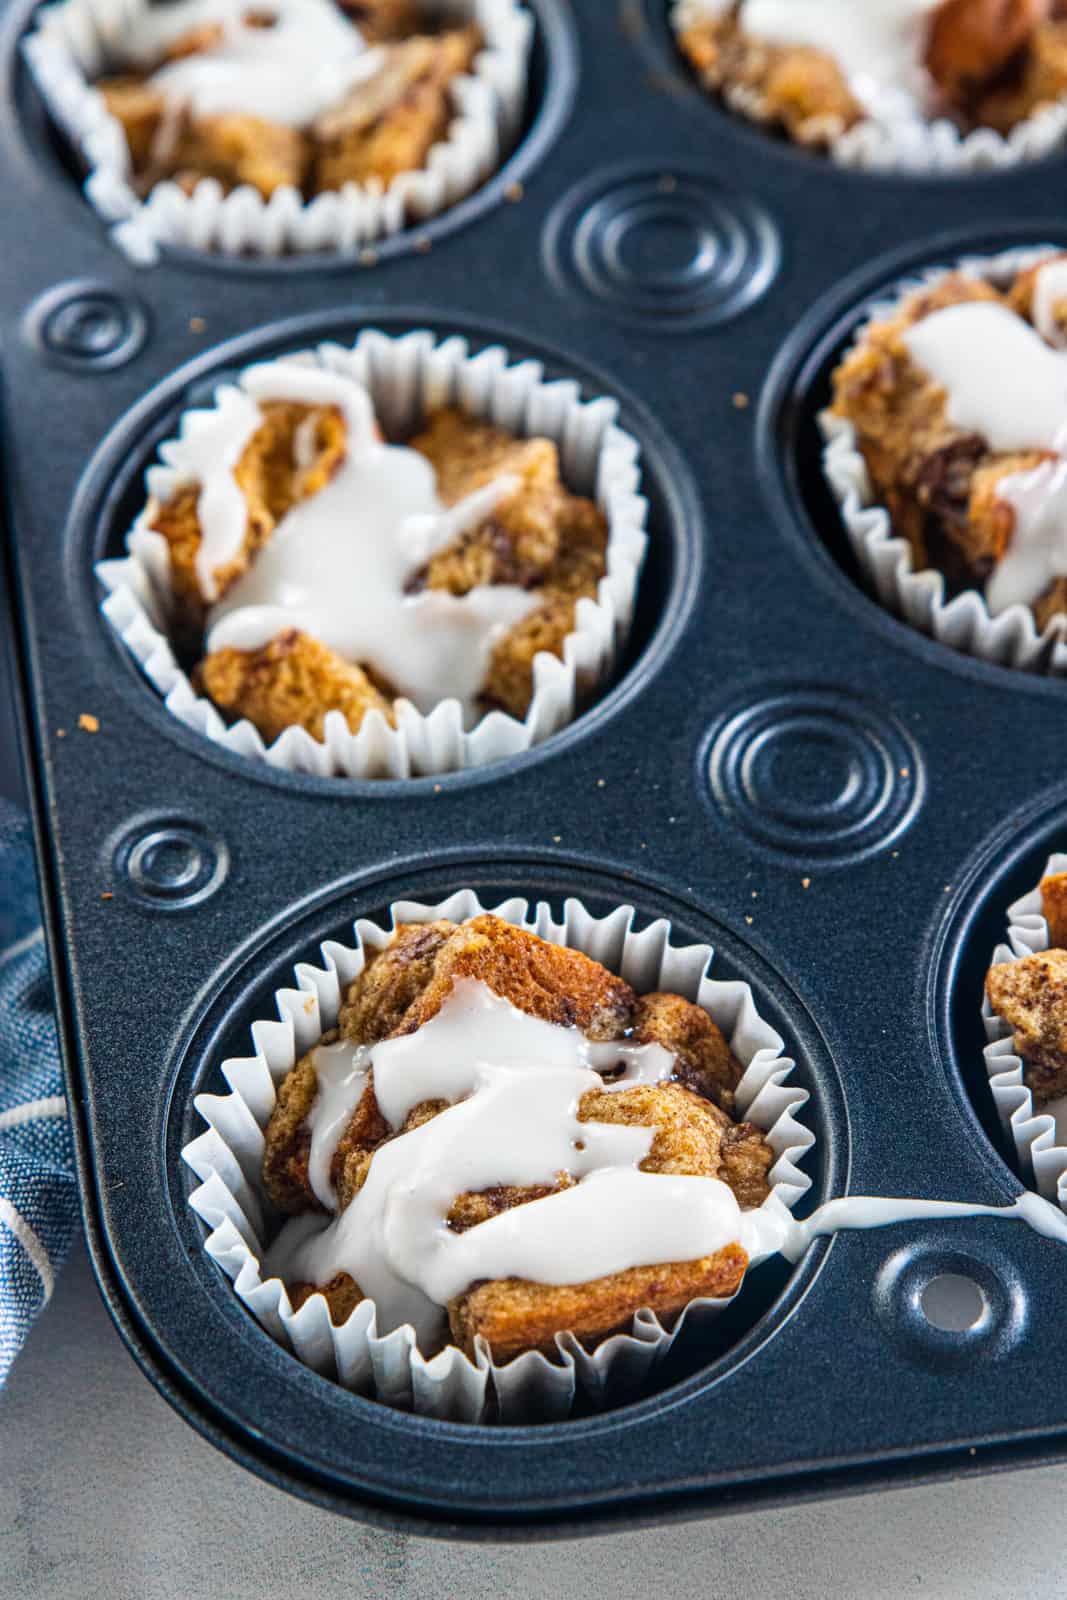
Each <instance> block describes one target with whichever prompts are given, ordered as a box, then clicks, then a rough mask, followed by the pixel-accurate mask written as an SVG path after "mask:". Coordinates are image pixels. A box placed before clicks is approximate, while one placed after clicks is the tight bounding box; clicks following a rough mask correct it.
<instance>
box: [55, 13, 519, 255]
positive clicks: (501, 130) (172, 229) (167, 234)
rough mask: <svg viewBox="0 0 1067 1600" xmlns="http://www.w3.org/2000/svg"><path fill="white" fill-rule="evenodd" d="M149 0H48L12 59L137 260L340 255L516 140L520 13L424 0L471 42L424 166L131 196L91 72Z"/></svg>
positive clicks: (434, 202) (167, 188)
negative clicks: (470, 27) (170, 253)
mask: <svg viewBox="0 0 1067 1600" xmlns="http://www.w3.org/2000/svg"><path fill="white" fill-rule="evenodd" d="M149 4H150V0H57V3H54V4H51V5H46V6H43V7H42V8H41V10H40V11H39V12H38V13H37V18H36V26H35V28H34V30H33V32H32V33H30V34H29V35H28V36H27V38H26V39H25V41H24V43H23V55H24V59H25V61H26V63H27V66H28V67H29V70H30V73H31V75H32V77H33V79H34V82H35V83H36V85H37V89H38V91H39V93H40V95H41V98H42V99H43V100H44V102H45V105H46V106H47V108H48V110H49V113H50V114H51V116H52V118H53V120H54V121H55V122H56V124H57V125H58V126H59V128H60V130H61V132H62V133H63V134H64V135H65V137H66V138H67V139H68V141H69V142H70V143H71V145H72V146H73V147H74V149H75V151H76V152H77V153H78V155H79V157H80V158H81V160H82V161H83V162H84V164H85V167H86V168H87V170H88V176H87V177H86V180H85V193H86V196H87V197H88V199H89V201H90V203H91V204H92V205H93V207H94V208H95V210H96V211H97V212H98V213H99V215H100V216H101V217H102V218H103V220H104V221H105V222H106V223H107V224H108V225H109V228H110V230H111V235H112V238H113V239H114V241H115V243H116V244H117V245H118V246H119V247H120V249H122V250H123V251H124V252H125V254H126V255H127V256H129V257H130V259H131V260H133V261H134V262H136V263H138V264H139V265H142V266H148V265H152V264H153V263H154V262H156V261H158V260H159V256H160V250H161V247H165V246H168V245H171V246H179V247H184V248H188V249H191V250H197V251H207V252H217V253H219V254H221V255H226V256H241V255H257V256H284V255H288V254H297V255H299V254H306V253H308V252H325V251H335V252H339V253H344V254H354V253H358V252H359V251H361V250H368V249H371V248H372V247H373V245H374V243H375V241H376V240H380V239H384V238H387V237H389V236H390V235H392V234H396V233H399V232H400V231H401V230H402V229H403V228H405V227H407V226H409V225H415V224H418V223H420V222H425V221H427V220H428V219H429V218H431V217H434V216H436V215H438V214H439V213H440V212H442V211H445V210H447V209H448V207H450V206H453V205H455V204H456V202H457V201H459V200H462V199H464V198H465V197H466V196H467V195H468V194H470V193H472V191H473V190H475V189H476V188H478V186H479V185H480V184H481V183H483V182H484V181H485V180H486V179H487V178H488V177H490V176H491V175H492V173H493V172H494V171H495V170H496V169H497V167H499V165H500V163H501V161H502V159H503V157H504V155H506V153H507V151H508V150H509V149H510V147H511V145H512V144H513V143H514V140H515V138H516V137H517V134H518V130H519V126H520V124H521V121H522V113H523V107H524V104H525V99H526V88H527V70H528V58H529V53H530V46H531V42H532V39H533V19H532V17H531V16H530V14H529V13H528V12H527V11H525V10H523V8H522V7H521V6H520V5H519V4H518V3H517V0H437V5H436V8H435V9H436V10H438V11H440V12H441V13H443V14H444V15H446V16H449V17H455V18H456V19H457V20H458V21H462V22H466V21H474V22H476V23H477V24H478V25H479V27H480V28H481V30H482V33H483V35H484V38H485V48H484V49H483V50H481V51H480V52H479V54H478V55H477V57H476V58H475V60H474V62H473V65H472V70H471V72H470V73H469V74H463V75H461V76H459V77H457V78H456V79H455V80H454V81H453V83H452V84H451V86H450V94H451V98H452V104H453V110H454V113H455V115H454V118H453V120H452V122H451V124H450V126H449V128H448V130H447V132H446V134H445V135H444V137H443V138H442V139H441V140H440V141H439V142H438V143H437V144H435V145H434V146H433V147H432V149H431V150H430V151H429V154H428V156H427V159H426V161H425V163H424V165H423V166H422V167H420V168H418V169H417V170H414V171H411V172H403V173H399V174H398V175H397V176H396V177H395V178H393V179H392V180H391V181H390V182H389V183H388V184H383V183H381V182H380V181H379V180H371V181H368V182H366V183H347V184H345V185H344V186H343V187H342V188H341V189H339V190H336V191H329V192H326V193H323V194H320V195H316V196H315V198H314V199H311V200H305V199H304V197H303V195H302V194H301V193H300V191H299V190H297V189H295V188H293V187H291V186H289V185H286V186H283V187H282V188H279V189H277V190H275V192H274V193H273V194H272V195H271V196H270V197H269V198H264V196H263V195H261V194H260V193H259V191H258V190H257V189H254V188H252V187H251V186H250V185H241V186H239V187H238V188H236V189H234V190H232V191H231V192H230V193H229V194H227V193H225V192H224V190H223V188H222V186H221V185H220V184H219V183H218V182H217V181H216V180H215V179H214V178H201V179H200V180H199V182H197V183H196V184H195V185H194V187H193V188H192V190H191V192H189V193H186V191H185V190H184V189H182V188H180V187H179V186H178V184H176V183H173V182H171V181H169V180H167V181H164V182H161V183H157V184H156V185H155V186H154V187H153V189H152V190H151V192H150V193H149V194H148V195H147V196H145V197H142V196H141V195H139V194H138V193H137V190H136V188H135V185H134V176H133V169H132V165H131V161H130V151H129V145H128V144H127V141H126V135H125V133H124V131H123V128H122V125H121V123H120V122H119V121H118V120H117V118H115V117H113V116H112V115H111V113H110V112H109V111H108V109H107V106H106V104H105V102H104V98H103V96H102V95H101V94H100V92H99V91H98V90H97V89H96V88H94V87H93V81H92V80H93V79H95V78H97V77H99V76H100V75H101V74H102V73H103V72H105V71H108V70H113V69H114V68H115V67H116V65H121V64H122V63H121V61H118V62H116V59H115V58H116V41H121V39H122V35H123V31H124V30H128V29H129V28H131V27H132V26H133V25H134V24H135V22H136V20H137V18H138V17H139V16H140V15H142V14H143V13H144V12H145V11H146V10H147V9H148V8H149Z"/></svg>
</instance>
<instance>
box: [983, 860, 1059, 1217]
mask: <svg viewBox="0 0 1067 1600" xmlns="http://www.w3.org/2000/svg"><path fill="white" fill-rule="evenodd" d="M1059 872H1067V855H1065V854H1061V853H1056V854H1054V855H1052V856H1050V857H1049V859H1048V861H1047V862H1046V863H1045V869H1044V871H1043V872H1042V874H1041V878H1042V879H1045V878H1049V877H1052V876H1054V875H1055V874H1056V873H1059ZM1048 948H1049V929H1048V923H1047V921H1046V920H1045V914H1044V911H1043V909H1042V902H1041V884H1040V882H1039V883H1038V886H1037V888H1036V889H1031V890H1030V892H1029V894H1024V895H1023V897H1022V899H1020V900H1016V901H1015V903H1014V904H1013V905H1011V906H1009V907H1008V937H1007V943H1006V944H998V945H997V948H996V949H995V951H994V952H993V961H992V965H993V966H999V965H1000V964H1001V963H1002V962H1004V961H1019V960H1022V959H1023V958H1024V957H1026V956H1031V955H1035V954H1036V953H1037V952H1038V951H1039V950H1047V949H1048ZM982 1021H983V1023H984V1024H985V1031H986V1038H987V1039H988V1041H989V1043H988V1044H987V1045H986V1047H985V1065H986V1072H987V1073H988V1075H989V1087H990V1091H991V1092H992V1095H993V1103H994V1105H995V1106H996V1108H997V1115H998V1116H999V1118H1000V1121H1001V1126H1002V1127H1003V1128H1004V1130H1005V1132H1006V1133H1008V1134H1009V1135H1010V1136H1011V1138H1012V1140H1013V1142H1014V1144H1015V1153H1016V1155H1017V1156H1018V1158H1019V1163H1020V1165H1021V1167H1022V1169H1023V1171H1024V1172H1027V1173H1032V1174H1033V1178H1034V1183H1035V1185H1036V1187H1037V1191H1038V1193H1039V1194H1042V1195H1044V1197H1045V1199H1046V1200H1055V1201H1056V1203H1057V1204H1058V1205H1059V1207H1060V1209H1061V1210H1063V1211H1067V1096H1064V1097H1063V1098H1061V1099H1059V1100H1051V1101H1049V1103H1048V1105H1047V1106H1044V1107H1043V1108H1042V1109H1041V1110H1040V1111H1038V1110H1036V1109H1035V1106H1034V1097H1033V1095H1032V1094H1031V1092H1030V1090H1029V1088H1028V1087H1027V1085H1026V1082H1025V1078H1024V1072H1025V1063H1024V1062H1023V1060H1022V1057H1021V1056H1019V1055H1017V1054H1016V1052H1015V1045H1014V1040H1013V1038H1012V1029H1011V1027H1010V1025H1009V1024H1008V1023H1007V1022H1005V1021H1004V1019H1003V1018H1002V1017H998V1016H997V1014H996V1012H995V1011H994V1010H993V1008H992V1006H991V1005H990V1004H989V999H988V997H987V996H983V999H982Z"/></svg>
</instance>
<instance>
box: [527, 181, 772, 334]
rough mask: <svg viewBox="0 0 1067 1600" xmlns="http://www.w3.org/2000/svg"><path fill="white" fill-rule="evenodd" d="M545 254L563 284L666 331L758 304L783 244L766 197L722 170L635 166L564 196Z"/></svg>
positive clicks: (606, 308) (631, 319)
mask: <svg viewBox="0 0 1067 1600" xmlns="http://www.w3.org/2000/svg"><path fill="white" fill-rule="evenodd" d="M545 253H546V258H547V263H548V267H549V271H550V275H551V277H552V279H553V281H554V282H555V283H556V285H557V287H559V288H561V289H563V290H564V291H568V290H569V291H576V292H578V293H579V294H581V295H582V296H583V298H585V299H588V300H590V301H592V302H593V303H595V304H596V305H597V306H598V308H599V309H600V310H602V311H606V312H609V313H614V314H615V315H617V316H621V317H624V318H625V320H626V321H627V323H628V324H630V325H632V324H633V323H634V322H635V321H640V322H641V323H643V324H645V325H647V326H649V327H653V328H655V329H656V330H657V331H658V332H661V333H662V332H670V331H671V330H672V329H679V330H684V329H692V328H695V327H702V326H706V327H711V326H714V325H716V324H719V323H723V322H728V321H730V320H731V319H732V318H733V317H736V316H739V315H740V314H741V312H742V311H745V310H746V309H747V308H748V307H749V306H751V305H754V304H755V303H756V301H757V300H759V299H760V298H761V296H762V295H763V294H765V293H766V291H767V289H768V288H769V287H770V285H771V283H772V282H773V281H774V278H775V276H776V274H777V272H778V267H779V262H780V259H781V245H780V241H779V236H778V230H777V228H776V227H775V225H774V223H773V222H772V221H771V218H770V216H769V215H768V214H767V212H766V211H764V209H763V208H762V206H760V205H759V204H758V202H756V201H755V200H752V199H750V198H749V197H748V196H746V195H743V194H738V193H735V192H734V191H733V190H732V189H730V188H729V187H727V186H726V185H725V184H723V183H721V182H720V181H719V180H718V179H717V178H714V177H712V176H710V175H709V174H707V173H703V172H698V171H688V170H686V169H685V168H684V167H679V168H671V169H670V170H664V169H663V168H662V167H657V168H637V169H635V168H633V167H629V166H627V167H620V168H613V169H610V170H608V171H605V172H600V173H596V174H594V175H593V177H591V178H588V179H585V180H583V182H581V183H580V184H578V185H577V186H576V187H575V188H573V189H572V190H571V191H570V192H569V193H568V194H566V195H565V196H564V197H563V199H562V200H561V201H560V202H559V204H558V205H557V207H556V209H555V210H554V211H553V213H552V216H551V217H550V218H549V222H548V226H547V230H546V234H545Z"/></svg>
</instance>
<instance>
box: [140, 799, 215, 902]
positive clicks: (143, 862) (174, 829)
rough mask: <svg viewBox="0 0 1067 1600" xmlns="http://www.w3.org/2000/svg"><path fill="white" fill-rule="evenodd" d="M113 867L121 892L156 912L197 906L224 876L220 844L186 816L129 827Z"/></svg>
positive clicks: (213, 891) (166, 818)
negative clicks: (122, 889)
mask: <svg viewBox="0 0 1067 1600" xmlns="http://www.w3.org/2000/svg"><path fill="white" fill-rule="evenodd" d="M113 862H114V866H115V870H116V872H117V874H118V879H119V882H120V883H121V884H122V885H123V888H124V890H125V891H126V892H127V893H128V894H130V895H131V896H132V897H133V898H134V899H135V900H137V901H139V902H140V903H141V904H143V905H147V906H151V907H152V908H153V909H155V910H157V911H179V910H182V909H184V908H186V907H188V906H195V905H200V904H201V903H202V902H203V901H204V900H207V899H209V898H210V897H211V895H213V894H214V893H215V891H216V890H217V889H219V888H221V887H222V884H223V883H224V882H225V880H226V876H227V873H228V872H229V865H230V857H229V851H228V850H227V848H226V845H225V843H224V842H223V841H222V840H221V839H219V838H217V837H216V836H215V835H214V834H213V833H212V832H211V831H210V830H209V829H208V828H206V827H205V826H204V825H203V823H201V822H197V821H195V820H192V819H189V818H186V817H153V818H146V819H144V820H142V821H140V822H138V823H136V824H134V826H133V827H131V828H129V829H128V830H127V831H126V832H125V833H124V834H123V836H122V837H121V839H120V840H119V841H118V844H117V845H116V847H115V851H114V855H113Z"/></svg>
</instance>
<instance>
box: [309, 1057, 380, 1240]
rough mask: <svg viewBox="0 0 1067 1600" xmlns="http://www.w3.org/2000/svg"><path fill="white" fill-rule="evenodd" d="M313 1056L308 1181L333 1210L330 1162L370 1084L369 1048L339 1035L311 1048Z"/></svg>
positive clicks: (318, 1197) (328, 1207)
mask: <svg viewBox="0 0 1067 1600" xmlns="http://www.w3.org/2000/svg"><path fill="white" fill-rule="evenodd" d="M311 1059H312V1062H313V1064H314V1067H315V1082H316V1089H315V1100H314V1102H313V1105H312V1109H311V1114H310V1115H309V1116H308V1118H307V1120H306V1124H305V1126H306V1127H307V1129H308V1131H309V1132H310V1134H311V1148H310V1150H309V1152H308V1182H309V1183H310V1185H311V1192H312V1194H314V1196H315V1198H316V1200H317V1201H318V1202H319V1204H320V1205H322V1206H325V1207H326V1210H327V1211H334V1210H336V1208H337V1195H336V1193H335V1192H334V1187H333V1181H332V1179H331V1178H330V1164H331V1162H332V1161H333V1158H334V1153H335V1152H336V1150H337V1146H338V1144H339V1143H340V1140H341V1135H342V1134H343V1133H344V1131H345V1129H346V1128H347V1127H348V1124H349V1120H350V1119H351V1116H352V1113H353V1111H354V1110H355V1109H356V1106H357V1105H358V1104H359V1102H360V1100H361V1099H362V1098H363V1091H364V1089H365V1088H366V1087H367V1075H368V1073H369V1071H370V1051H369V1049H368V1048H367V1046H366V1045H352V1044H349V1042H348V1041H347V1040H346V1039H339V1040H338V1041H337V1042H336V1043H335V1044H320V1045H317V1046H316V1048H315V1049H314V1050H313V1051H312V1052H311Z"/></svg>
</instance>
